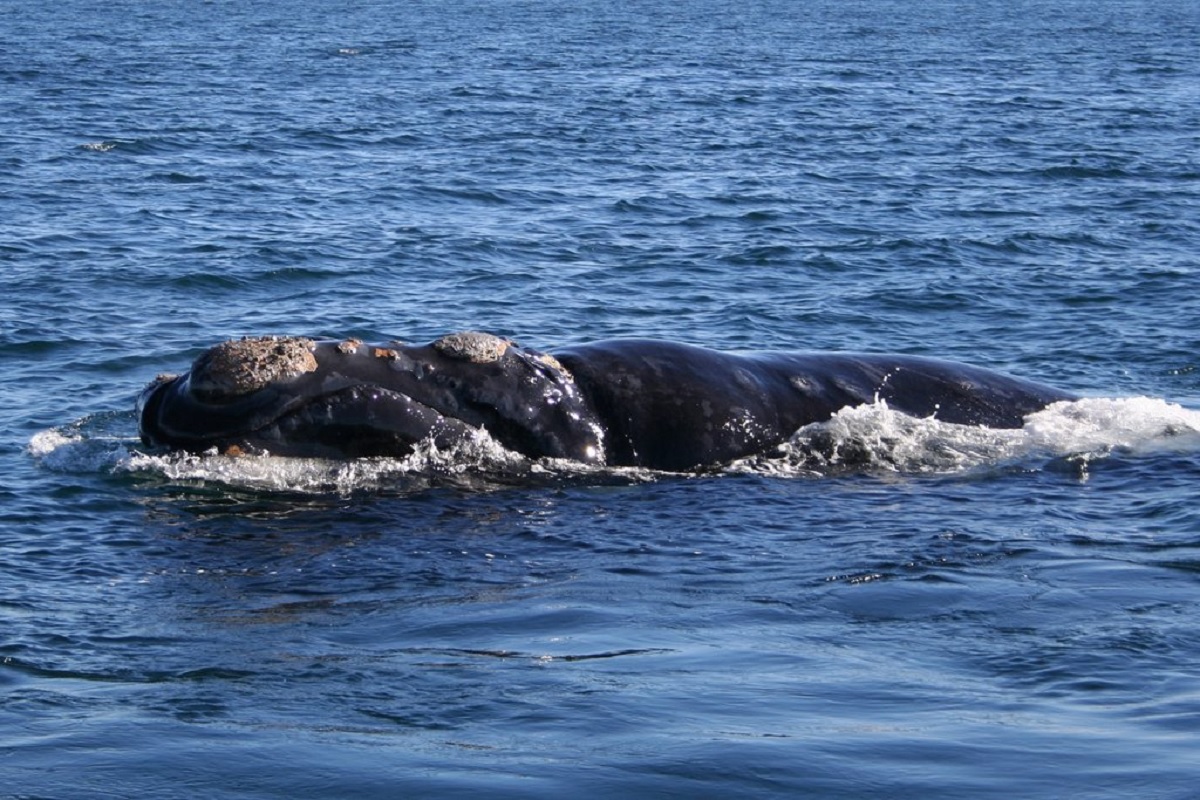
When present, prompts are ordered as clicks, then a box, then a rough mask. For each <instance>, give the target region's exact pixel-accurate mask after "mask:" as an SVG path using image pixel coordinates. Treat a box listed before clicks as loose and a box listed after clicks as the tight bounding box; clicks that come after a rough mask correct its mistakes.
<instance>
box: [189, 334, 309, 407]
mask: <svg viewBox="0 0 1200 800" xmlns="http://www.w3.org/2000/svg"><path fill="white" fill-rule="evenodd" d="M313 346H314V345H313V340H312V339H304V338H300V337H295V336H279V337H276V336H261V337H253V338H245V339H234V340H231V341H228V342H222V343H221V344H219V345H217V346H216V347H214V348H212V349H211V350H209V351H208V352H207V353H205V354H204V355H202V356H201V357H200V359H199V360H198V361H197V362H196V366H195V367H194V368H193V369H192V379H191V381H192V389H193V391H198V392H202V393H205V394H212V395H219V396H225V397H237V396H240V395H244V394H250V393H251V392H257V391H258V390H259V389H262V388H264V387H266V386H268V385H269V384H271V383H273V382H275V381H280V380H288V379H289V378H295V377H298V376H300V375H303V374H304V373H306V372H312V371H313V370H315V369H316V368H317V359H316V358H315V357H314V356H313V353H312V349H313Z"/></svg>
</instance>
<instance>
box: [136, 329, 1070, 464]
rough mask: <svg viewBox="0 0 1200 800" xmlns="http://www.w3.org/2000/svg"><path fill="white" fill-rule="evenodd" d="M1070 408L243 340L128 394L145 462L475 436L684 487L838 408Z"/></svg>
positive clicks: (924, 384) (713, 354)
mask: <svg viewBox="0 0 1200 800" xmlns="http://www.w3.org/2000/svg"><path fill="white" fill-rule="evenodd" d="M1073 399H1076V396H1075V395H1072V394H1070V393H1068V392H1063V391H1059V390H1057V389H1053V388H1051V387H1049V386H1044V385H1042V384H1038V383H1034V382H1031V381H1026V380H1021V379H1018V378H1012V377H1009V376H1007V375H1003V374H1001V373H998V372H993V371H991V370H987V369H982V368H979V367H973V366H969V365H966V364H959V363H955V362H949V361H940V360H936V359H931V358H923V357H918V356H902V355H873V354H851V353H793V352H757V353H737V354H735V353H726V352H720V351H716V350H710V349H707V348H703V347H696V346H694V345H688V344H680V343H677V342H669V341H661V340H655V339H613V340H608V341H601V342H593V343H588V344H580V345H575V346H571V347H564V348H561V349H556V350H553V351H550V352H542V351H538V350H534V349H531V348H526V347H522V346H520V345H517V344H516V343H514V342H512V341H510V340H508V339H504V338H501V337H498V336H493V335H491V334H487V333H475V332H467V333H457V334H451V335H448V336H444V337H442V338H440V339H438V340H437V341H435V342H432V343H430V344H423V345H405V344H399V343H394V342H392V343H388V344H385V345H366V344H364V343H362V342H360V341H358V340H353V339H348V340H343V341H337V340H327V341H315V340H312V339H306V338H301V337H258V338H249V339H241V340H233V341H229V342H225V343H222V344H219V345H216V346H215V347H212V348H210V349H209V350H208V351H207V352H205V353H204V354H203V355H201V356H200V357H199V358H198V359H197V360H196V362H195V363H194V364H193V365H192V367H191V369H190V370H189V371H188V372H187V373H185V374H184V375H181V376H168V377H162V378H160V379H159V380H157V381H155V382H154V383H152V384H151V385H150V386H149V387H147V389H146V390H145V392H143V396H142V401H141V404H140V405H141V409H140V413H139V422H140V429H141V435H142V440H143V441H144V442H145V443H146V444H147V445H150V446H155V447H165V448H171V449H182V450H188V451H192V452H204V451H208V450H210V449H213V448H215V449H216V450H217V451H218V452H223V453H231V454H237V453H255V452H269V453H272V454H276V455H285V456H286V455H292V456H318V457H325V458H354V457H360V456H404V455H407V454H409V453H411V452H412V451H413V449H414V448H415V447H416V445H417V444H418V443H420V442H422V441H432V442H434V443H435V444H436V445H437V446H439V447H448V446H453V445H454V444H456V443H457V442H461V441H464V440H466V439H467V438H468V437H470V436H472V435H474V434H475V433H477V432H478V431H480V430H486V431H487V432H488V434H489V435H490V436H492V437H493V438H494V439H495V440H496V441H498V442H499V443H500V444H502V445H503V446H505V447H507V448H509V449H511V450H514V451H516V452H519V453H522V454H524V455H526V456H529V457H531V458H541V457H553V458H567V459H574V460H578V461H582V462H586V463H591V464H597V465H608V466H638V467H647V468H651V469H660V470H672V471H689V470H699V469H705V468H709V467H713V466H718V465H721V464H726V463H728V462H730V461H734V460H736V459H739V458H744V457H747V456H753V455H759V454H769V453H771V452H772V451H774V450H776V449H777V448H778V447H779V446H780V445H782V444H783V443H784V442H786V441H787V440H788V439H789V438H790V437H791V436H792V435H793V434H794V433H795V432H796V431H798V430H799V429H800V428H802V427H804V426H805V425H808V424H810V423H814V422H823V421H825V420H828V419H829V418H830V417H832V416H833V415H834V414H835V413H837V412H838V411H840V410H841V409H843V408H847V407H852V406H858V405H863V404H869V403H874V402H880V401H882V402H885V403H887V405H888V407H889V408H892V409H894V410H896V411H901V412H903V413H905V414H909V415H911V416H915V417H934V418H936V419H938V420H941V421H944V422H950V423H956V424H960V425H976V426H983V427H990V428H1019V427H1021V426H1022V425H1023V424H1024V419H1025V417H1026V416H1027V415H1029V414H1031V413H1033V412H1035V411H1039V410H1041V409H1042V408H1045V407H1046V406H1047V405H1049V404H1050V403H1053V402H1056V401H1059V400H1073Z"/></svg>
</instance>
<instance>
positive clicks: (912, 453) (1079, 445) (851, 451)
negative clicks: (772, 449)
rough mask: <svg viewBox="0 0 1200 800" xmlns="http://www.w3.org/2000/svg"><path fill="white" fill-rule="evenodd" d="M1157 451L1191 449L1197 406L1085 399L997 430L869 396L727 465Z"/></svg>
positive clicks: (936, 464) (947, 469)
mask: <svg viewBox="0 0 1200 800" xmlns="http://www.w3.org/2000/svg"><path fill="white" fill-rule="evenodd" d="M1166 449H1170V450H1176V451H1183V452H1188V451H1196V450H1200V411H1195V410H1192V409H1188V408H1184V407H1182V406H1179V405H1176V404H1174V403H1168V402H1166V401H1164V400H1158V399H1154V398H1149V397H1129V398H1086V399H1082V400H1076V401H1068V402H1060V403H1055V404H1053V405H1051V406H1049V407H1047V408H1046V409H1043V410H1042V411H1039V412H1037V413H1035V414H1031V415H1030V416H1029V417H1027V418H1026V422H1025V426H1024V427H1023V428H1018V429H999V428H980V427H976V426H971V425H955V424H951V423H948V422H943V421H941V420H939V419H937V418H936V417H927V418H916V417H911V416H908V415H907V414H904V413H901V412H899V411H894V410H892V409H890V408H888V406H887V403H886V402H884V401H877V402H875V403H870V404H866V405H861V406H855V407H852V408H844V409H842V410H841V411H839V412H838V413H836V414H834V415H833V417H832V418H831V419H829V420H827V421H825V422H819V423H814V424H812V425H806V426H805V427H803V428H801V429H800V430H799V431H797V432H796V433H795V434H794V435H793V436H792V437H791V438H790V439H789V440H788V441H787V442H786V443H785V444H784V445H783V446H782V447H780V448H779V451H778V452H777V453H774V454H769V455H763V456H755V457H752V458H748V459H742V460H740V461H737V462H734V463H733V464H732V465H730V468H729V469H730V471H733V472H746V471H750V472H757V473H764V474H773V475H797V476H800V475H809V476H816V475H824V474H829V473H831V472H845V471H856V470H863V471H886V472H896V473H918V474H921V473H926V474H928V473H935V474H952V473H960V472H970V471H973V470H978V469H981V468H994V467H998V466H1007V465H1012V464H1020V463H1022V462H1029V463H1031V464H1032V463H1034V462H1036V461H1039V460H1044V459H1047V458H1076V459H1081V460H1090V459H1095V458H1102V457H1105V456H1108V455H1110V454H1112V453H1114V452H1120V453H1130V454H1143V453H1151V452H1156V451H1162V450H1166Z"/></svg>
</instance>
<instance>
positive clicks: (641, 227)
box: [0, 0, 1200, 798]
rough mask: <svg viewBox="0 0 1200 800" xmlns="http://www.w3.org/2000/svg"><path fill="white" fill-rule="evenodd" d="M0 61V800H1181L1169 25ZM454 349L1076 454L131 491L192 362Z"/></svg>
mask: <svg viewBox="0 0 1200 800" xmlns="http://www.w3.org/2000/svg"><path fill="white" fill-rule="evenodd" d="M0 42H2V43H3V47H0V86H2V87H3V91H0V119H2V120H4V122H3V123H2V124H0V275H3V286H4V289H3V292H0V470H2V474H3V475H4V480H3V483H2V484H0V796H3V797H11V798H75V797H89V798H127V797H128V798H132V797H146V796H152V797H156V798H176V797H177V798H191V797H246V798H268V797H288V798H302V797H331V796H334V797H336V796H341V797H362V798H366V797H389V798H390V797H398V796H434V797H465V796H488V797H560V796H562V795H563V794H567V793H575V794H578V795H581V796H587V797H605V796H620V797H641V796H647V797H660V796H662V797H672V796H678V797H689V798H692V797H728V796H745V797H771V796H813V797H863V796H868V795H870V796H877V797H888V798H907V797H912V798H917V797H920V798H937V797H945V798H951V797H953V798H961V797H996V798H1001V797H1003V798H1011V797H1026V798H1072V797H1078V798H1085V797H1086V798H1105V797H1112V798H1118V797H1119V798H1126V797H1141V798H1187V797H1195V796H1196V792H1197V789H1196V787H1197V786H1200V761H1197V758H1196V753H1197V749H1198V747H1200V621H1198V620H1200V512H1198V510H1197V508H1198V504H1197V500H1198V498H1200V493H1198V488H1197V487H1198V486H1200V371H1198V369H1200V355H1198V353H1200V333H1198V331H1200V274H1198V269H1200V49H1197V47H1196V43H1197V42H1200V6H1197V5H1196V4H1195V3H1194V2H1192V1H1191V0H1155V1H1154V2H1151V1H1150V0H1088V1H1087V2H1082V1H1079V0H1056V2H1050V1H1049V0H1004V1H1003V2H1000V0H995V1H994V2H993V1H992V0H983V2H964V1H960V0H924V2H921V3H909V2H901V0H840V1H837V0H811V1H805V0H792V1H791V2H787V1H786V0H738V2H732V1H731V0H676V1H675V2H664V1H663V0H643V1H642V2H636V3H634V2H624V1H623V0H604V2H600V1H599V0H573V2H564V1H563V0H541V1H538V2H535V1H534V0H445V1H444V2H432V1H431V0H414V2H407V3H389V2H384V1H383V0H351V2H346V3H339V4H326V3H315V2H310V1H309V0H300V2H289V3H282V2H277V1H276V0H265V1H264V2H256V3H234V2H229V1H228V0H212V1H211V2H200V1H199V0H161V1H159V0H156V1H155V2H149V3H147V2H128V1H126V0H110V2H106V3H93V2H87V1H86V0H60V2H56V3H34V2H29V0H0ZM459 330H483V331H490V332H493V333H496V334H499V335H503V336H507V337H511V338H513V339H515V340H517V341H519V342H521V343H522V344H524V345H527V346H530V347H535V348H539V349H549V348H553V347H556V346H564V345H569V344H572V343H579V342H587V341H593V340H598V339H604V338H609V337H626V336H636V337H659V338H667V339H673V340H677V341H684V342H690V343H692V344H698V345H704V346H708V347H713V348H717V349H721V350H735V351H741V350H758V349H776V350H778V349H784V350H804V351H827V350H828V351H870V352H890V353H906V354H915V355H924V356H933V357H938V358H947V359H955V360H960V361H965V362H969V363H972V364H977V365H979V366H983V367H989V368H992V369H996V370H1000V371H1003V372H1008V373H1011V374H1014V375H1017V376H1020V377H1023V378H1029V379H1033V380H1038V381H1041V382H1044V383H1047V384H1050V385H1053V386H1057V387H1060V388H1063V389H1067V390H1071V391H1074V392H1078V393H1079V394H1081V395H1082V396H1083V399H1082V400H1080V401H1078V402H1075V403H1067V404H1065V405H1063V406H1056V407H1054V408H1051V409H1048V410H1046V411H1044V412H1039V413H1038V414H1035V415H1032V416H1031V417H1030V418H1029V419H1028V420H1027V422H1026V425H1025V427H1024V428H1023V429H1021V430H1016V431H987V430H983V429H974V428H967V427H962V426H953V425H946V424H943V423H940V422H938V421H937V420H934V419H913V418H909V417H905V416H904V415H902V414H899V413H897V412H895V411H893V410H891V409H889V408H887V407H886V405H885V404H881V403H875V404H872V405H865V406H861V407H857V408H850V409H846V410H844V411H843V412H841V413H839V414H838V415H837V416H836V417H835V418H834V419H833V420H830V421H829V422H827V423H820V424H819V425H816V426H810V428H808V429H803V430H801V431H798V432H797V433H796V435H795V437H793V442H792V444H793V445H794V446H793V447H790V449H788V452H786V453H785V454H784V455H783V456H782V457H779V458H761V459H748V460H745V461H742V462H738V463H735V464H730V465H727V466H726V467H725V468H723V469H720V470H716V471H713V472H709V473H705V474H703V475H677V474H664V473H655V472H652V471H648V470H634V469H624V470H592V471H585V470H575V469H573V468H572V467H571V466H570V465H563V464H525V465H524V467H523V470H522V471H520V472H519V474H518V473H517V472H513V473H512V474H507V475H506V473H505V469H504V468H503V467H504V465H505V464H507V463H508V462H507V461H506V459H507V458H508V456H509V455H510V454H506V453H504V452H503V451H502V449H501V448H499V446H498V445H496V444H495V443H494V442H492V443H489V442H488V441H486V438H485V439H483V440H481V442H480V445H479V451H478V452H460V453H440V452H424V453H422V454H420V455H419V456H416V457H413V458H410V459H401V460H395V459H393V460H386V459H383V460H380V459H373V460H360V461H350V462H321V461H315V460H304V459H283V458H272V457H243V458H232V457H227V456H218V455H212V454H209V455H198V456H187V455H178V454H175V455H171V454H163V453H158V452H153V451H148V450H147V449H146V448H145V447H143V446H142V445H141V443H140V442H139V440H138V435H137V423H136V419H135V416H134V410H133V409H134V403H135V401H136V398H137V396H138V393H139V392H140V390H141V388H142V387H143V386H145V385H146V384H147V383H148V382H149V381H151V380H152V379H153V378H154V377H155V375H156V374H158V373H162V372H179V371H181V370H184V369H186V368H187V366H188V364H189V363H190V362H191V361H192V359H194V358H195V357H196V356H197V355H199V354H200V353H202V352H203V351H204V350H205V349H207V348H208V347H210V346H212V345H213V344H215V343H217V342H220V341H222V340H225V339H228V338H232V337H240V336H249V335H262V334H288V335H303V336H313V337H348V336H356V337H359V338H362V339H364V340H366V341H385V340H389V339H393V338H396V339H403V340H405V341H412V342H421V341H428V340H431V339H433V338H435V337H437V336H440V335H442V334H444V333H447V332H450V331H459ZM812 437H822V440H823V441H826V442H832V443H833V445H834V447H832V449H827V450H826V453H827V455H826V457H824V458H820V459H814V458H813V457H811V454H810V455H806V454H805V452H806V451H805V450H804V448H803V447H802V446H801V445H802V443H803V442H804V441H807V440H810V439H812ZM497 465H499V466H500V468H499V469H497Z"/></svg>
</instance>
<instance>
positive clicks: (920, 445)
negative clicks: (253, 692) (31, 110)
mask: <svg viewBox="0 0 1200 800" xmlns="http://www.w3.org/2000/svg"><path fill="white" fill-rule="evenodd" d="M126 416H127V415H119V414H107V415H106V414H100V415H95V416H91V417H85V418H84V419H82V420H79V421H77V422H75V423H72V424H70V425H66V426H62V427H60V428H53V429H50V430H47V431H42V432H40V433H38V434H36V435H34V436H33V437H32V438H31V439H30V441H29V445H28V447H27V452H29V454H30V455H32V456H33V457H34V458H36V459H38V460H39V461H40V462H41V463H42V464H43V465H44V466H45V467H47V468H49V469H52V470H56V471H61V472H108V473H113V474H130V475H139V476H149V477H155V478H161V479H165V480H167V481H171V482H184V483H193V482H194V483H209V482H215V483H220V484H223V485H227V486H231V487H234V488H242V489H248V490H252V491H289V492H302V493H304V492H307V493H326V492H336V493H343V494H344V493H350V492H356V491H363V490H366V491H372V490H379V489H384V490H401V491H403V490H405V489H421V488H424V487H427V486H433V485H438V486H447V485H449V486H459V487H462V488H467V489H473V490H480V489H489V488H497V487H500V486H513V485H538V484H547V483H554V482H558V481H562V480H570V481H579V482H583V483H590V482H594V483H613V482H617V483H637V482H642V481H647V480H654V479H656V478H659V477H662V476H664V475H666V474H668V473H662V472H654V471H652V470H647V469H642V468H621V467H616V468H614V467H598V466H595V465H587V464H581V463H579V462H575V461H569V460H565V459H539V460H536V461H535V460H531V459H528V458H526V457H524V456H522V455H520V454H518V453H515V452H513V451H511V450H507V449H505V448H504V447H503V446H502V445H500V444H499V443H498V442H496V440H494V439H493V438H492V437H491V436H489V435H488V434H487V432H486V431H479V432H477V433H476V434H475V435H474V436H473V437H472V438H471V439H469V440H467V441H465V442H462V443H460V444H458V445H456V446H454V447H452V448H448V449H441V448H438V447H437V446H436V445H434V444H433V443H432V442H423V443H421V444H420V445H418V447H417V448H416V449H415V451H414V452H413V453H411V454H409V455H408V456H405V457H403V458H362V459H352V460H333V459H318V458H284V457H279V456H271V455H242V456H226V455H220V454H218V453H217V452H216V451H215V450H214V451H212V452H209V453H204V454H199V455H196V454H191V453H181V452H174V453H148V452H144V451H142V450H141V449H139V443H138V440H137V439H136V438H134V437H131V436H127V435H122V434H123V433H124V432H125V431H127V429H128V425H129V422H130V420H129V419H127V418H126ZM1162 451H1174V452H1196V451H1200V411H1196V410H1192V409H1188V408H1184V407H1182V406H1179V405H1176V404H1173V403H1168V402H1166V401H1164V400H1158V399H1154V398H1149V397H1128V398H1086V399H1083V400H1076V401H1072V402H1061V403H1055V404H1053V405H1051V406H1049V407H1048V408H1046V409H1044V410H1042V411H1039V412H1037V413H1035V414H1032V415H1030V416H1029V417H1028V418H1027V419H1026V424H1025V426H1024V427H1023V428H1019V429H1015V430H1009V429H993V428H980V427H975V426H970V425H954V424H951V423H948V422H943V421H941V420H939V419H936V418H934V417H928V418H916V417H911V416H908V415H907V414H903V413H901V412H899V411H895V410H893V409H891V408H889V407H888V405H887V403H886V402H884V401H877V402H875V403H870V404H866V405H861V406H855V407H852V408H844V409H842V410H841V411H839V412H838V413H837V414H834V415H833V417H832V418H831V419H829V420H827V421H825V422H820V423H814V424H812V425H806V426H805V427H803V428H801V429H800V430H799V431H797V432H796V433H795V434H794V435H793V436H792V437H791V438H790V439H789V440H788V441H787V442H785V443H784V444H783V445H781V446H780V447H779V448H778V449H777V451H775V452H772V453H768V454H763V455H758V456H753V457H750V458H745V459H741V460H739V461H735V462H733V463H732V464H730V465H728V466H727V467H726V468H725V469H724V470H721V471H723V472H727V473H747V472H750V473H756V474H765V475H774V476H780V477H816V476H821V475H829V474H837V473H845V472H854V471H868V472H891V473H899V474H954V473H966V472H971V471H975V470H979V469H993V468H996V467H1007V466H1011V465H1028V466H1029V467H1030V468H1034V467H1036V466H1037V465H1038V464H1039V462H1044V461H1045V460H1046V459H1057V458H1071V459H1078V460H1080V461H1082V462H1087V461H1090V460H1092V459H1096V458H1104V457H1107V456H1109V455H1111V454H1113V453H1121V454H1132V455H1141V454H1150V453H1154V452H1162Z"/></svg>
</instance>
